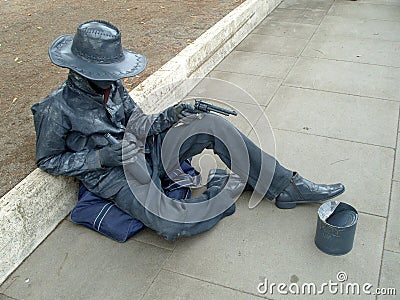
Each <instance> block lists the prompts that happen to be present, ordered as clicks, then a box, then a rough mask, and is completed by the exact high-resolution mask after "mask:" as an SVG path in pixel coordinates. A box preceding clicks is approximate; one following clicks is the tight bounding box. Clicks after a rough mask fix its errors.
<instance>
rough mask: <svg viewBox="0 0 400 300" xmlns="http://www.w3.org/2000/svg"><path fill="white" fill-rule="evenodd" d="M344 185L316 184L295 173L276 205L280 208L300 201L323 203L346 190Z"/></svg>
mask: <svg viewBox="0 0 400 300" xmlns="http://www.w3.org/2000/svg"><path fill="white" fill-rule="evenodd" d="M344 190H345V189H344V185H343V184H341V183H336V184H316V183H313V182H311V181H309V180H307V179H304V178H303V177H301V176H300V175H299V174H298V173H296V172H295V173H293V177H292V178H291V179H290V184H289V186H288V187H287V188H286V189H284V190H283V192H282V193H280V194H279V195H278V196H277V197H276V199H275V205H276V206H277V207H279V208H294V207H296V205H297V204H300V203H314V202H315V203H321V202H324V201H326V200H329V199H332V198H334V197H336V196H339V195H340V194H342V193H343V192H344Z"/></svg>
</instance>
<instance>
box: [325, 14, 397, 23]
mask: <svg viewBox="0 0 400 300" xmlns="http://www.w3.org/2000/svg"><path fill="white" fill-rule="evenodd" d="M327 16H329V17H339V18H343V19H350V20H360V21H379V22H392V23H400V21H395V20H386V19H372V18H357V17H348V16H338V15H329V14H327Z"/></svg>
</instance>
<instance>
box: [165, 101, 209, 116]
mask: <svg viewBox="0 0 400 300" xmlns="http://www.w3.org/2000/svg"><path fill="white" fill-rule="evenodd" d="M172 111H173V113H174V114H175V116H176V117H177V119H178V120H179V119H182V118H184V117H188V116H190V115H192V114H198V113H202V111H200V110H198V109H196V108H195V107H194V105H193V104H190V103H180V104H177V105H175V106H173V107H172Z"/></svg>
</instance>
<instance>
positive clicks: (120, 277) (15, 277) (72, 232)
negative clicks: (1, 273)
mask: <svg viewBox="0 0 400 300" xmlns="http://www.w3.org/2000/svg"><path fill="white" fill-rule="evenodd" d="M170 253H171V251H168V250H165V249H161V248H159V247H154V246H150V245H146V244H144V243H139V242H137V241H134V240H132V239H131V240H128V241H127V242H126V243H123V244H120V243H117V242H114V241H113V240H111V239H109V238H107V237H104V236H102V235H100V234H98V233H96V232H93V231H91V230H89V229H87V228H84V227H82V226H78V225H76V224H73V223H71V222H69V221H64V222H62V223H61V225H60V226H59V227H58V228H57V229H56V230H55V231H54V232H53V233H52V234H51V235H50V236H49V237H48V238H47V239H46V240H45V241H44V242H43V243H42V244H41V245H40V246H39V248H37V249H36V251H35V252H33V253H32V254H31V255H30V256H29V257H28V259H27V260H25V261H24V262H23V264H22V265H21V266H20V267H19V268H18V269H17V270H16V271H15V272H14V273H13V274H12V275H11V276H10V277H9V278H8V280H7V281H5V282H4V284H3V285H2V286H1V288H0V292H1V293H5V294H6V295H8V296H10V297H14V298H17V299H22V298H23V299H111V298H113V299H130V298H132V297H137V298H139V297H141V296H142V295H143V294H144V293H145V291H146V290H147V288H148V287H149V286H150V284H151V282H152V281H153V279H154V278H155V277H156V275H157V273H158V272H159V269H160V268H161V265H162V264H163V262H164V261H165V260H166V258H167V257H168V256H169V255H170Z"/></svg>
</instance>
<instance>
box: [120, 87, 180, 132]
mask: <svg viewBox="0 0 400 300" xmlns="http://www.w3.org/2000/svg"><path fill="white" fill-rule="evenodd" d="M124 100H125V102H128V103H129V104H128V105H127V107H128V109H127V116H128V117H129V121H128V124H127V127H126V129H127V131H128V132H130V133H132V134H134V135H135V136H136V137H138V138H140V139H145V138H146V137H147V136H152V135H156V134H159V133H161V132H163V131H165V130H167V129H168V128H170V127H171V126H173V125H174V124H175V123H176V122H178V118H177V117H176V116H175V114H174V113H173V110H172V107H169V108H167V109H165V110H164V111H162V112H161V113H156V114H149V115H147V114H145V113H144V112H143V110H142V109H141V108H140V107H139V105H137V104H136V102H134V101H133V99H132V98H131V97H130V95H129V94H128V92H127V91H126V90H125V89H124Z"/></svg>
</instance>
